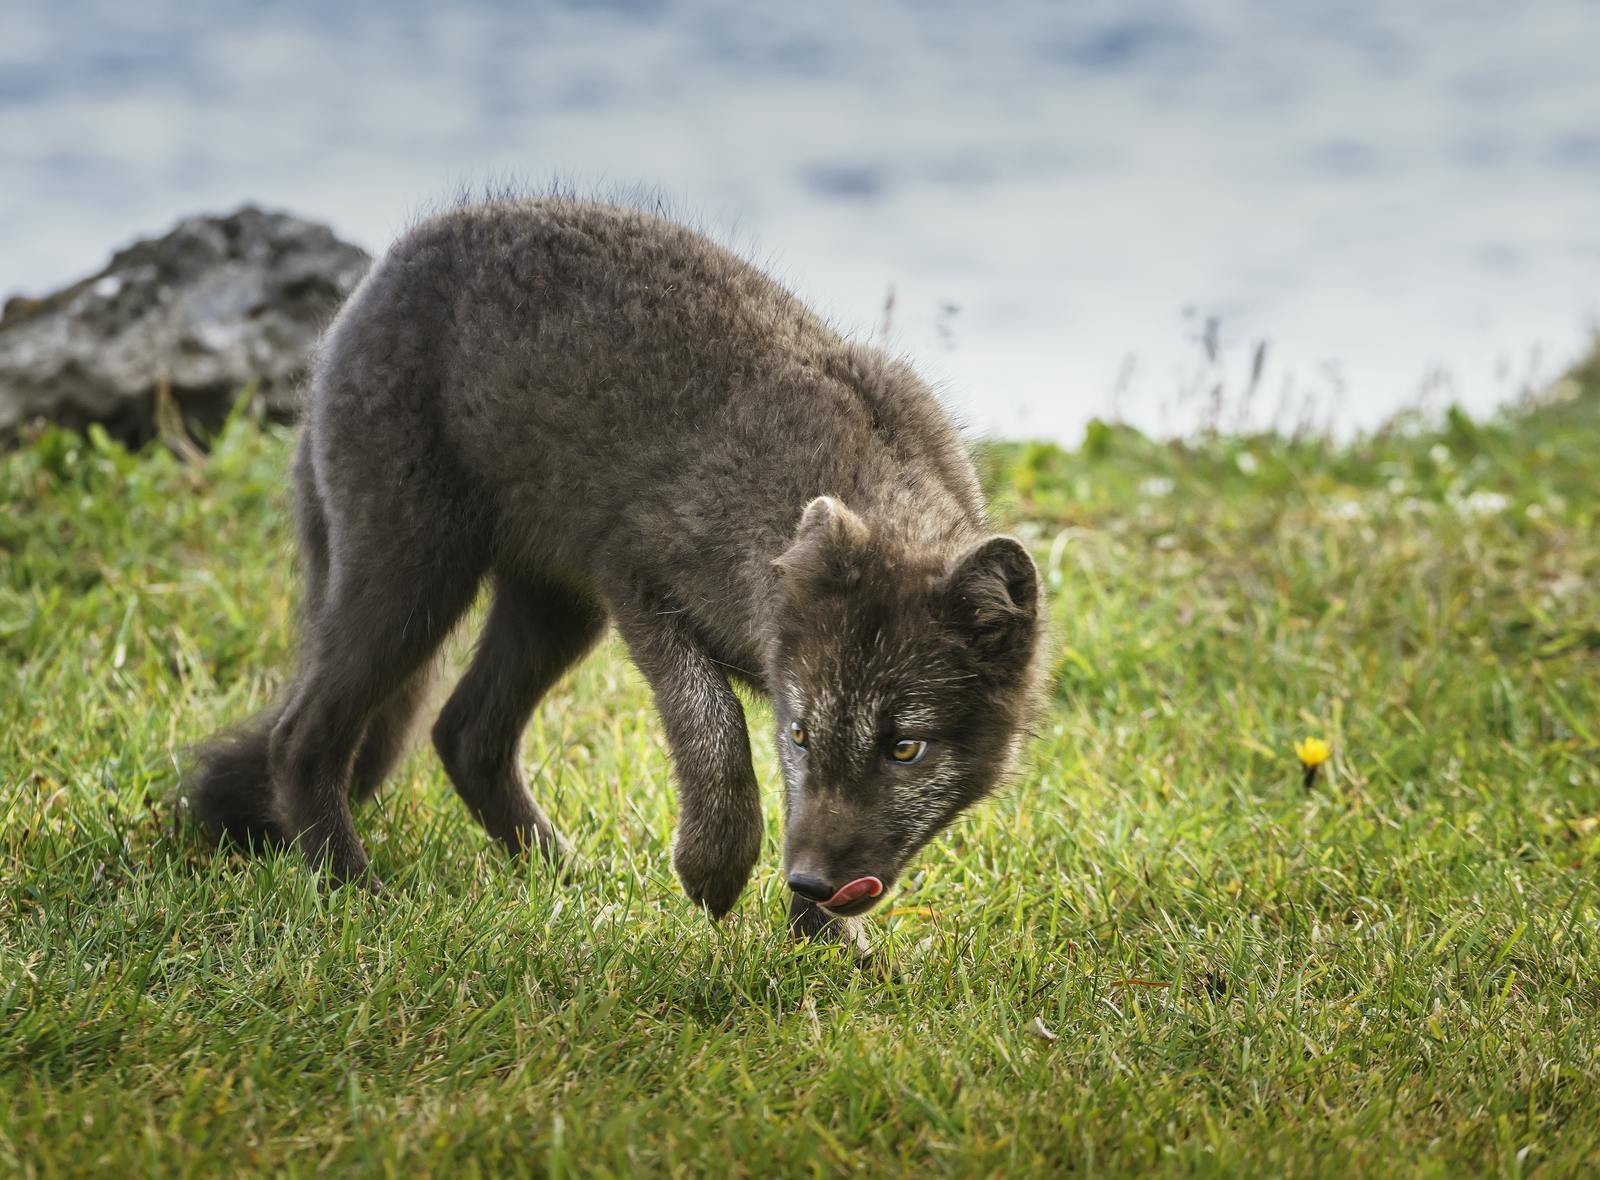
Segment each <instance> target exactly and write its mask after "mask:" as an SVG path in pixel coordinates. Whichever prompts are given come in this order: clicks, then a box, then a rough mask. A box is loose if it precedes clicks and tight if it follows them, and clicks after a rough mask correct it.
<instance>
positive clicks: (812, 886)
mask: <svg viewBox="0 0 1600 1180" xmlns="http://www.w3.org/2000/svg"><path fill="white" fill-rule="evenodd" d="M789 888H790V889H792V890H794V891H795V892H796V893H798V894H799V895H800V896H801V897H804V898H806V899H808V900H810V901H827V900H828V898H830V897H832V896H833V894H834V888H833V886H831V885H829V884H827V883H826V882H824V881H823V880H822V878H821V877H813V876H812V875H811V874H810V873H790V874H789Z"/></svg>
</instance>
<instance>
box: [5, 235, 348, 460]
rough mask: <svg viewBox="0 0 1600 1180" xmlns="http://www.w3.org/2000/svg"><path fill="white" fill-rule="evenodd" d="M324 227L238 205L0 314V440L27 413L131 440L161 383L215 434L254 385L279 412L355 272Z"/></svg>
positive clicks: (290, 407)
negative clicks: (96, 426) (92, 426)
mask: <svg viewBox="0 0 1600 1180" xmlns="http://www.w3.org/2000/svg"><path fill="white" fill-rule="evenodd" d="M370 263H371V259H370V258H369V257H368V255H367V254H366V252H365V251H364V250H361V249H360V248H359V247H356V246H352V245H350V244H349V243H347V242H341V241H340V240H339V239H338V238H336V237H335V236H334V235H333V231H332V230H330V229H329V228H328V227H327V226H324V225H317V224H314V223H312V222H308V221H301V220H300V219H299V218H296V217H290V216H288V215H286V214H282V213H267V212H263V211H262V210H260V209H256V208H252V207H249V206H246V207H245V208H242V209H240V210H239V211H238V212H236V213H233V214H230V215H229V216H227V217H194V218H190V219H188V220H186V221H182V222H179V223H178V225H177V227H176V228H175V229H173V231H172V232H171V233H169V234H167V235H166V236H165V237H162V238H154V239H149V240H146V241H141V242H137V243H135V244H134V245H132V246H129V247H128V248H127V249H125V250H122V251H119V252H118V253H117V254H116V256H115V257H113V258H112V259H111V262H110V264H109V265H108V266H107V267H106V268H105V269H104V270H102V271H100V272H99V273H98V274H94V275H91V276H90V277H88V278H86V279H83V280H82V281H81V282H77V283H74V284H72V285H71V286H70V287H67V288H65V289H64V290H61V291H57V292H56V293H54V294H52V295H47V296H45V297H44V298H42V299H29V298H25V297H20V296H19V297H16V298H13V299H10V300H7V302H6V304H5V309H4V312H3V313H0V438H6V437H12V436H14V435H15V434H16V432H17V430H18V429H19V428H20V427H21V426H23V425H24V424H25V423H28V422H31V421H33V420H36V419H44V420H46V421H50V422H55V423H60V424H62V425H66V426H71V427H75V428H82V427H84V426H86V425H88V424H89V423H91V422H99V423H101V424H103V425H104V426H106V427H107V429H109V430H110V431H111V432H112V433H113V434H114V435H116V436H117V437H120V438H123V439H124V440H126V441H130V442H142V441H144V440H146V439H148V438H150V437H151V436H152V435H153V434H154V424H155V402H156V391H157V389H158V387H160V385H161V384H162V383H163V382H165V383H166V385H167V388H168V389H170V391H171V393H172V396H173V398H174V400H175V402H176V404H177V406H178V408H179V409H180V410H181V412H182V413H183V415H184V417H185V418H188V419H190V420H191V421H193V422H197V423H200V424H201V425H203V426H215V425H216V424H218V423H220V422H221V421H222V419H223V418H224V417H225V416H226V415H227V413H228V410H229V408H230V407H231V406H232V405H233V403H234V401H235V400H236V399H237V398H238V397H239V395H240V394H241V393H242V392H244V391H245V390H247V389H250V388H254V389H255V390H256V392H257V394H258V395H259V396H260V397H261V399H262V401H263V402H264V404H265V406H266V409H267V412H268V413H269V414H271V415H274V416H276V417H280V418H288V417H292V416H293V414H294V411H295V408H296V405H297V403H298V399H299V382H300V379H301V377H302V376H303V375H304V373H305V371H306V367H307V364H308V363H309V361H310V358H311V354H312V351H313V349H314V348H315V345H316V341H317V336H318V334H319V333H320V332H321V331H322V328H323V327H324V326H325V325H326V324H327V322H328V321H329V320H330V319H331V318H332V316H333V313H334V312H335V311H336V310H337V309H338V307H339V304H340V303H342V302H343V301H344V299H345V297H346V296H347V295H349V294H350V292H351V291H352V290H354V289H355V286H356V284H357V283H358V282H360V280H361V276H362V275H363V274H365V273H366V270H367V267H368V266H369V265H370Z"/></svg>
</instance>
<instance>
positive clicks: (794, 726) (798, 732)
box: [789, 721, 806, 750]
mask: <svg viewBox="0 0 1600 1180" xmlns="http://www.w3.org/2000/svg"><path fill="white" fill-rule="evenodd" d="M789 740H790V741H792V742H793V743H794V744H795V745H797V746H799V747H800V748H801V749H802V750H803V749H805V748H806V727H805V726H803V725H801V724H800V723H799V722H798V721H791V722H790V723H789Z"/></svg>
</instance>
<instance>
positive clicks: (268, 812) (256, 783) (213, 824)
mask: <svg viewBox="0 0 1600 1180" xmlns="http://www.w3.org/2000/svg"><path fill="white" fill-rule="evenodd" d="M279 712H280V710H278V709H273V710H270V711H269V712H267V713H264V714H262V715H261V716H259V717H256V718H254V719H253V720H250V721H247V722H245V723H244V724H243V725H240V726H238V727H237V728H235V729H230V730H224V731H223V732H222V733H219V734H218V735H217V736H216V737H214V738H212V739H211V740H210V741H209V742H207V743H206V744H205V745H203V746H201V747H200V749H199V750H198V751H197V753H196V755H195V759H194V765H193V766H192V767H191V768H190V771H189V773H188V774H187V775H185V776H184V780H185V781H184V783H183V786H182V788H181V789H180V791H179V797H180V798H181V799H182V800H183V801H184V802H185V803H186V804H187V810H188V813H189V816H190V818H192V819H194V820H197V821H199V822H200V823H201V824H202V825H204V827H205V828H206V830H207V831H208V832H210V833H211V834H212V835H213V836H215V837H216V838H217V839H219V840H220V839H224V838H227V839H231V840H234V841H235V842H237V843H238V844H240V845H242V846H244V847H246V848H250V847H267V846H270V845H274V844H282V843H285V842H286V840H285V837H284V833H283V829H282V827H281V825H280V824H279V822H278V819H277V817H276V809H275V808H274V806H273V793H272V775H271V773H270V771H269V770H268V756H267V751H268V748H269V745H270V741H271V736H272V727H273V724H274V723H275V722H276V721H277V720H278V715H279Z"/></svg>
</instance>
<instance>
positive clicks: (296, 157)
mask: <svg viewBox="0 0 1600 1180" xmlns="http://www.w3.org/2000/svg"><path fill="white" fill-rule="evenodd" d="M552 175H561V176H564V177H566V178H569V179H571V180H573V181H575V182H577V183H579V184H580V185H583V186H605V185H608V184H629V183H636V182H646V183H650V184H654V185H658V186H660V187H661V188H662V189H663V190H664V191H665V192H666V193H667V194H669V195H670V196H671V197H672V198H673V199H674V201H675V203H676V204H677V205H678V206H679V207H680V208H681V209H683V210H686V211H689V212H692V213H693V214H694V215H695V216H696V218H697V219H698V220H699V221H701V222H702V223H703V224H705V225H707V226H709V227H711V228H712V229H713V230H715V231H716V232H717V233H718V235H719V236H721V237H723V238H724V240H727V241H730V242H732V243H734V244H736V245H738V246H740V247H741V248H743V249H746V250H748V251H750V252H751V253H753V254H754V255H755V256H756V257H758V258H760V259H761V260H763V261H765V262H767V263H769V264H770V265H772V266H773V267H774V268H775V269H776V270H777V271H778V272H779V273H780V275H781V276H782V277H784V278H785V279H786V280H787V281H788V282H790V283H791V285H793V286H795V287H796V288H797V289H798V290H799V291H800V292H801V293H802V294H804V295H805V296H807V297H808V298H810V299H812V300H813V301H814V302H816V303H817V304H818V305H820V306H821V307H822V308H823V309H824V310H825V311H827V312H828V313H830V314H831V315H833V316H834V317H835V318H836V319H837V320H838V321H839V322H840V323H841V324H843V325H845V326H846V327H849V328H852V329H854V330H858V331H860V332H863V333H876V332H877V331H878V325H879V321H880V320H881V319H882V309H883V305H884V301H885V296H886V293H887V292H888V291H889V289H890V288H891V286H892V287H893V289H894V291H895V311H894V315H893V319H892V343H893V344H894V346H895V347H897V348H900V349H903V350H905V351H906V352H908V353H910V354H911V355H912V356H913V358H914V359H915V360H916V361H917V362H918V364H920V365H921V366H922V367H923V368H924V369H925V370H927V371H928V372H930V373H932V374H934V375H936V376H937V377H939V378H940V379H941V380H942V382H943V383H944V388H945V389H946V391H947V396H948V397H949V399H950V401H951V402H952V403H954V404H956V405H957V406H959V407H961V408H962V409H963V410H964V412H965V414H966V416H967V418H968V419H969V420H970V421H971V423H972V424H973V425H974V426H976V427H978V428H980V429H983V430H987V431H991V432H1001V433H1010V434H1017V433H1032V434H1054V435H1057V436H1059V437H1062V438H1066V439H1070V438H1072V437H1074V436H1075V435H1076V434H1077V433H1078V431H1079V430H1080V429H1081V426H1082V423H1083V422H1084V420H1085V419H1086V418H1088V417H1089V416H1091V415H1093V414H1097V413H1101V414H1103V413H1106V412H1108V411H1109V410H1112V409H1115V410H1117V411H1118V412H1120V413H1122V414H1123V415H1124V416H1126V417H1129V418H1131V419H1133V420H1134V421H1137V422H1140V423H1142V424H1145V425H1149V426H1155V427H1158V428H1165V429H1173V428H1180V427H1182V426H1184V425H1185V424H1187V423H1190V422H1192V421H1193V420H1194V414H1195V413H1196V412H1197V411H1198V405H1199V403H1200V402H1201V401H1203V394H1202V393H1201V392H1197V391H1203V390H1205V389H1208V388H1209V387H1210V385H1211V384H1212V383H1213V382H1214V381H1215V380H1217V379H1221V380H1223V381H1224V382H1225V383H1226V384H1227V385H1228V386H1229V387H1230V388H1232V389H1234V390H1237V389H1239V388H1241V387H1242V385H1243V383H1244V374H1245V373H1246V372H1247V371H1248V367H1249V361H1250V357H1251V355H1252V353H1253V349H1254V345H1255V342H1256V341H1258V340H1261V339H1265V340H1267V341H1269V352H1268V354H1267V366H1266V373H1265V380H1264V381H1263V383H1262V386H1261V391H1260V393H1259V395H1258V397H1257V398H1256V401H1255V404H1254V409H1253V413H1254V415H1255V417H1256V418H1257V420H1261V419H1265V418H1270V417H1271V416H1272V414H1273V413H1274V412H1276V411H1278V409H1279V407H1280V405H1281V406H1283V407H1284V411H1283V412H1284V414H1285V415H1289V416H1292V415H1294V414H1298V413H1300V412H1301V411H1303V410H1304V409H1306V408H1307V407H1308V406H1309V407H1310V409H1311V411H1312V412H1314V413H1315V414H1316V415H1317V416H1318V417H1319V419H1332V420H1333V421H1334V422H1335V423H1336V424H1338V425H1339V426H1340V427H1343V428H1350V427H1353V426H1359V425H1370V424H1372V423H1374V422H1376V421H1378V420H1380V419H1381V418H1383V417H1384V416H1385V415H1387V414H1389V413H1391V412H1393V411H1394V410H1395V409H1397V408H1399V407H1402V406H1404V405H1407V404H1410V403H1412V402H1415V401H1416V400H1417V399H1418V398H1419V396H1424V395H1426V396H1427V397H1428V398H1429V399H1431V400H1432V401H1433V402H1434V403H1439V402H1442V401H1444V400H1448V399H1453V398H1459V399H1461V400H1464V401H1466V402H1467V403H1468V404H1469V405H1471V406H1473V407H1475V408H1482V407H1485V406H1488V405H1490V404H1493V403H1494V402H1495V401H1496V400H1498V399H1503V398H1505V397H1508V396H1511V395H1513V394H1514V393H1515V392H1516V391H1517V390H1518V389H1519V388H1520V387H1522V386H1523V385H1524V384H1526V383H1527V382H1528V381H1530V380H1535V381H1536V380H1540V379H1542V378H1543V377H1545V376H1547V375H1549V374H1551V373H1553V372H1554V371H1556V370H1557V369H1558V368H1559V366H1560V365H1561V364H1562V363H1564V362H1565V361H1567V360H1569V359H1570V358H1571V357H1572V356H1574V355H1575V354H1576V353H1577V352H1578V351H1579V350H1580V349H1581V348H1582V346H1583V345H1584V343H1585V340H1586V333H1587V332H1588V330H1589V329H1590V328H1591V326H1592V325H1593V324H1594V323H1595V322H1596V317H1597V312H1600V6H1597V5H1596V4H1594V3H1592V2H1590V0H1541V2H1537V3H1522V4H1505V3H1493V4H1490V3H1476V2H1473V0H1407V2H1406V3H1404V4H1399V3H1376V2H1364V3H1304V2H1288V0H1280V2H1275V3H1266V2H1262V3H1247V2H1243V0H1213V2H1208V3H1205V4H1194V5H1190V4H1182V3H1174V2H1170V0H1121V2H1107V3H1098V2H1096V3H1070V4H1069V3H1059V4H1029V3H1014V4H997V3H990V4H980V3H972V4H953V3H923V4H891V3H869V2H865V0H859V2H856V3H834V2H820V3H798V4H796V3H789V4H781V5H779V4H765V3H751V2H736V0H735V2H725V0H678V2H672V0H660V2H652V0H615V2H611V3H600V4H580V3H575V2H574V3H568V4H551V3H540V4H511V3H494V2H491V0H476V2H469V3H448V4H446V3H438V2H437V0H430V2H428V3H420V2H414V0H382V2H381V3H378V2H375V3H324V4H293V3H291V4H269V3H253V4H252V3H220V2H212V3H196V2H194V0H140V2H139V3H131V4H130V3H123V2H121V0H54V2H50V3H45V2H41V0H0V294H3V293H9V292H12V291H18V290H21V291H31V292H36V293H37V292H40V291H43V290H45V289H48V288H50V287H51V286H53V285H55V284H58V283H61V282H63V281H65V280H68V279H71V278H74V277H76V276H78V275H80V274H83V273H85V272H88V271H90V270H93V269H95V268H96V267H98V266H99V265H100V264H101V263H102V262H103V260H104V258H105V256H106V254H107V252H108V250H109V249H110V248H111V247H112V246H115V245H118V244H121V243H123V242H125V241H127V240H129V239H131V238H133V237H135V236H138V235H140V234H144V233H148V232H151V231H160V230H164V229H165V228H166V227H167V226H168V225H169V224H170V223H171V222H172V221H174V220H175V219H176V218H177V217H179V216H181V215H183V214H186V213H189V212H193V211H199V210H224V209H227V208H231V207H232V206H234V205H236V204H238V203H240V202H242V201H244V200H246V199H253V200H256V201H259V202H263V203H266V204H269V205H273V206H279V207H284V208H288V209H292V210H294V211H297V212H300V213H304V214H307V215H311V216H315V217H319V218H322V219H325V220H328V221H330V222H332V223H333V224H334V226H335V227H336V228H337V229H339V230H340V231H341V232H342V233H344V234H345V235H347V236H349V237H351V238H353V239H355V240H357V241H359V242H361V243H362V244H364V245H366V246H368V247H369V248H373V249H378V248H381V247H382V246H383V244H384V243H385V242H386V241H387V240H388V239H389V238H390V237H391V236H392V235H393V234H394V233H395V232H396V231H397V230H399V229H400V228H402V227H403V226H404V225H405V224H406V223H407V221H408V220H409V219H411V218H412V217H414V216H415V215H416V214H417V213H418V211H420V210H422V209H425V208H426V207H427V205H428V204H429V203H430V202H436V201H438V200H440V199H442V198H445V197H447V196H448V195H449V194H451V193H452V192H454V191H455V190H456V189H457V188H458V187H459V185H460V184H462V183H463V182H467V183H482V182H485V181H489V180H493V179H496V178H506V177H522V178H526V179H528V180H529V181H531V182H538V181H540V180H542V179H545V178H548V177H550V176H552ZM1210 315H1216V316H1218V317H1220V323H1221V333H1220V341H1221V345H1222V352H1221V354H1220V356H1219V358H1218V360H1217V362H1216V363H1215V364H1210V363H1207V362H1205V361H1204V359H1203V355H1202V351H1201V349H1200V348H1199V347H1198V346H1197V344H1196V343H1195V337H1196V335H1197V333H1198V331H1199V329H1200V325H1201V323H1202V322H1203V321H1204V319H1205V318H1206V317H1207V316H1210ZM1186 390H1187V391H1189V392H1188V393H1185V391H1186Z"/></svg>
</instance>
